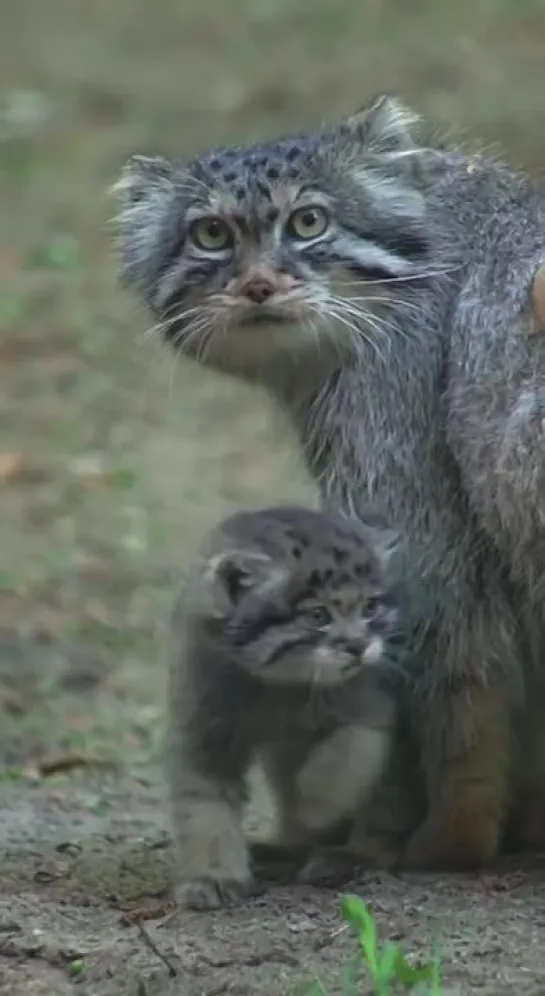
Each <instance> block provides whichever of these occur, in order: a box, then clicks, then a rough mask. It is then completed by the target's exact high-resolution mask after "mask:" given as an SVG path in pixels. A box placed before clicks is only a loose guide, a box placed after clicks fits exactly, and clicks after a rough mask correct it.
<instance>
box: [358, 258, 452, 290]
mask: <svg viewBox="0 0 545 996" xmlns="http://www.w3.org/2000/svg"><path fill="white" fill-rule="evenodd" d="M462 267H463V263H456V264H453V265H452V266H444V267H438V268H436V269H433V270H420V271H419V272H416V273H407V274H404V275H401V276H396V277H386V276H385V277H381V278H380V280H366V278H365V277H361V279H359V280H357V279H356V280H347V281H344V280H343V285H346V286H347V287H350V286H354V287H377V286H378V287H379V286H381V285H384V284H386V285H388V284H399V283H403V284H408V283H409V284H410V283H411V282H412V281H413V280H429V279H430V278H431V277H441V276H443V275H444V274H449V273H455V272H456V271H457V270H461V269H462Z"/></svg>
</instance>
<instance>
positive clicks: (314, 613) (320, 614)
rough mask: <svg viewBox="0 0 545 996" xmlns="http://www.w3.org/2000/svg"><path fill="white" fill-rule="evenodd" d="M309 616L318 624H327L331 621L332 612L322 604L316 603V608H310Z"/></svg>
mask: <svg viewBox="0 0 545 996" xmlns="http://www.w3.org/2000/svg"><path fill="white" fill-rule="evenodd" d="M308 617H309V619H312V622H313V623H315V624H316V625H317V626H327V625H328V623H330V622H331V615H330V613H329V612H328V611H327V609H325V608H324V607H323V606H322V605H316V606H315V608H313V609H309V611H308Z"/></svg>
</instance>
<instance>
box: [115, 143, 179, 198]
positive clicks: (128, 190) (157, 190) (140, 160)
mask: <svg viewBox="0 0 545 996" xmlns="http://www.w3.org/2000/svg"><path fill="white" fill-rule="evenodd" d="M173 173H174V166H173V164H172V163H171V162H169V160H168V159H164V158H163V157H162V156H155V157H150V156H136V155H134V156H131V158H130V159H129V160H128V161H127V162H126V163H125V165H124V166H123V168H122V170H121V173H120V175H119V177H118V179H117V180H116V182H115V183H114V184H113V186H112V188H111V192H112V194H113V195H114V196H115V197H117V198H118V199H119V201H120V203H121V207H122V209H128V208H130V207H131V206H134V205H135V204H142V203H143V202H146V201H149V200H154V199H156V198H157V196H160V195H163V196H165V195H167V196H168V194H169V193H170V192H172V191H173V190H174V183H173Z"/></svg>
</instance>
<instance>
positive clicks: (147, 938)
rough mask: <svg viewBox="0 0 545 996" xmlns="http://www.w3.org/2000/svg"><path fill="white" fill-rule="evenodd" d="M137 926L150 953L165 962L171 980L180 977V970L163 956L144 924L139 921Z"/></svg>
mask: <svg viewBox="0 0 545 996" xmlns="http://www.w3.org/2000/svg"><path fill="white" fill-rule="evenodd" d="M135 926H136V929H137V931H138V933H139V934H140V937H141V938H142V941H143V942H144V944H145V945H146V947H148V948H149V949H150V951H152V952H153V954H154V955H155V957H156V958H158V959H159V961H162V962H163V965H164V966H165V968H166V969H167V971H168V974H169V976H170V978H171V979H175V978H176V976H177V975H178V970H177V969H176V967H175V966H174V965H173V964H172V962H171V961H170V959H169V958H168V957H167V956H166V955H165V954H163V952H162V951H160V950H159V948H158V947H157V945H156V943H155V941H154V940H153V938H152V937H150V935H149V934H148V932H147V930H146V928H145V927H144V924H143V923H142V921H141V920H137V921H136V924H135Z"/></svg>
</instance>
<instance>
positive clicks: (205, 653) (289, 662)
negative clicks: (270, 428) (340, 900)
mask: <svg viewBox="0 0 545 996" xmlns="http://www.w3.org/2000/svg"><path fill="white" fill-rule="evenodd" d="M395 542H396V541H395V537H394V536H393V534H392V532H391V531H390V530H388V529H385V528H384V527H383V526H382V525H381V526H378V525H377V524H373V525H370V524H364V523H361V522H358V521H356V520H350V519H348V518H346V517H345V516H343V515H342V514H334V513H332V514H325V513H321V512H317V511H312V510H310V509H309V510H307V509H304V508H292V507H287V508H269V509H264V510H259V511H248V512H239V513H237V514H236V515H234V516H232V517H230V518H229V519H226V520H225V521H224V522H222V523H221V524H220V525H219V526H218V527H216V528H215V529H214V530H213V531H212V532H211V534H209V536H208V537H207V538H206V540H205V542H204V544H203V547H202V549H201V551H200V554H199V556H198V557H197V559H196V561H195V564H194V565H193V567H192V568H191V569H190V571H189V574H188V577H187V580H186V583H185V585H184V592H183V594H182V597H181V599H180V602H179V604H178V606H177V609H176V611H175V614H174V621H173V636H172V654H171V661H172V664H171V675H170V678H171V684H170V696H169V715H170V720H169V744H168V762H169V763H168V771H169V782H170V789H171V797H172V818H173V830H174V836H175V841H176V848H177V855H178V870H177V876H178V898H179V900H180V902H181V903H182V904H185V905H187V906H191V907H194V908H210V907H214V906H218V905H220V904H221V903H223V902H225V901H232V900H234V899H237V898H240V897H241V896H243V895H245V894H247V893H248V891H249V890H250V889H251V888H252V874H251V868H250V860H249V854H248V845H247V842H246V841H245V838H244V834H243V829H242V807H243V804H244V802H245V799H246V777H247V775H248V770H249V768H250V766H251V765H252V763H253V762H255V761H256V760H260V761H261V762H262V764H263V767H264V770H265V773H266V776H267V778H268V781H269V783H270V787H271V789H272V792H273V797H274V799H275V802H276V804H277V832H276V835H275V841H276V842H277V843H278V844H279V845H282V846H284V847H286V848H287V849H288V850H289V849H291V848H295V849H297V848H299V847H301V848H309V847H311V846H312V845H313V844H316V845H317V844H318V843H320V842H322V841H323V840H324V839H325V838H326V837H327V835H328V833H329V832H331V831H332V830H335V828H336V827H337V826H339V825H340V824H341V823H342V822H343V821H346V820H350V817H352V816H353V815H354V813H355V811H356V810H359V809H361V806H362V804H363V803H364V801H365V798H366V796H367V795H368V794H369V793H370V792H371V790H372V789H373V787H374V786H375V785H376V783H377V781H378V779H379V777H380V775H381V773H382V771H383V769H384V766H385V763H386V759H387V754H388V748H389V743H390V730H391V727H392V721H393V718H394V712H395V709H394V705H393V697H392V695H391V694H390V691H389V688H388V681H387V672H388V667H389V663H390V661H389V656H388V652H389V645H390V644H391V648H392V650H393V649H394V647H395V640H396V638H397V637H398V635H399V621H398V611H399V610H398V599H397V598H396V594H395V589H394V585H393V584H392V582H391V581H390V577H389V572H390V569H391V568H390V564H391V558H392V553H393V552H394V551H395ZM385 681H386V684H385Z"/></svg>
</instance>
